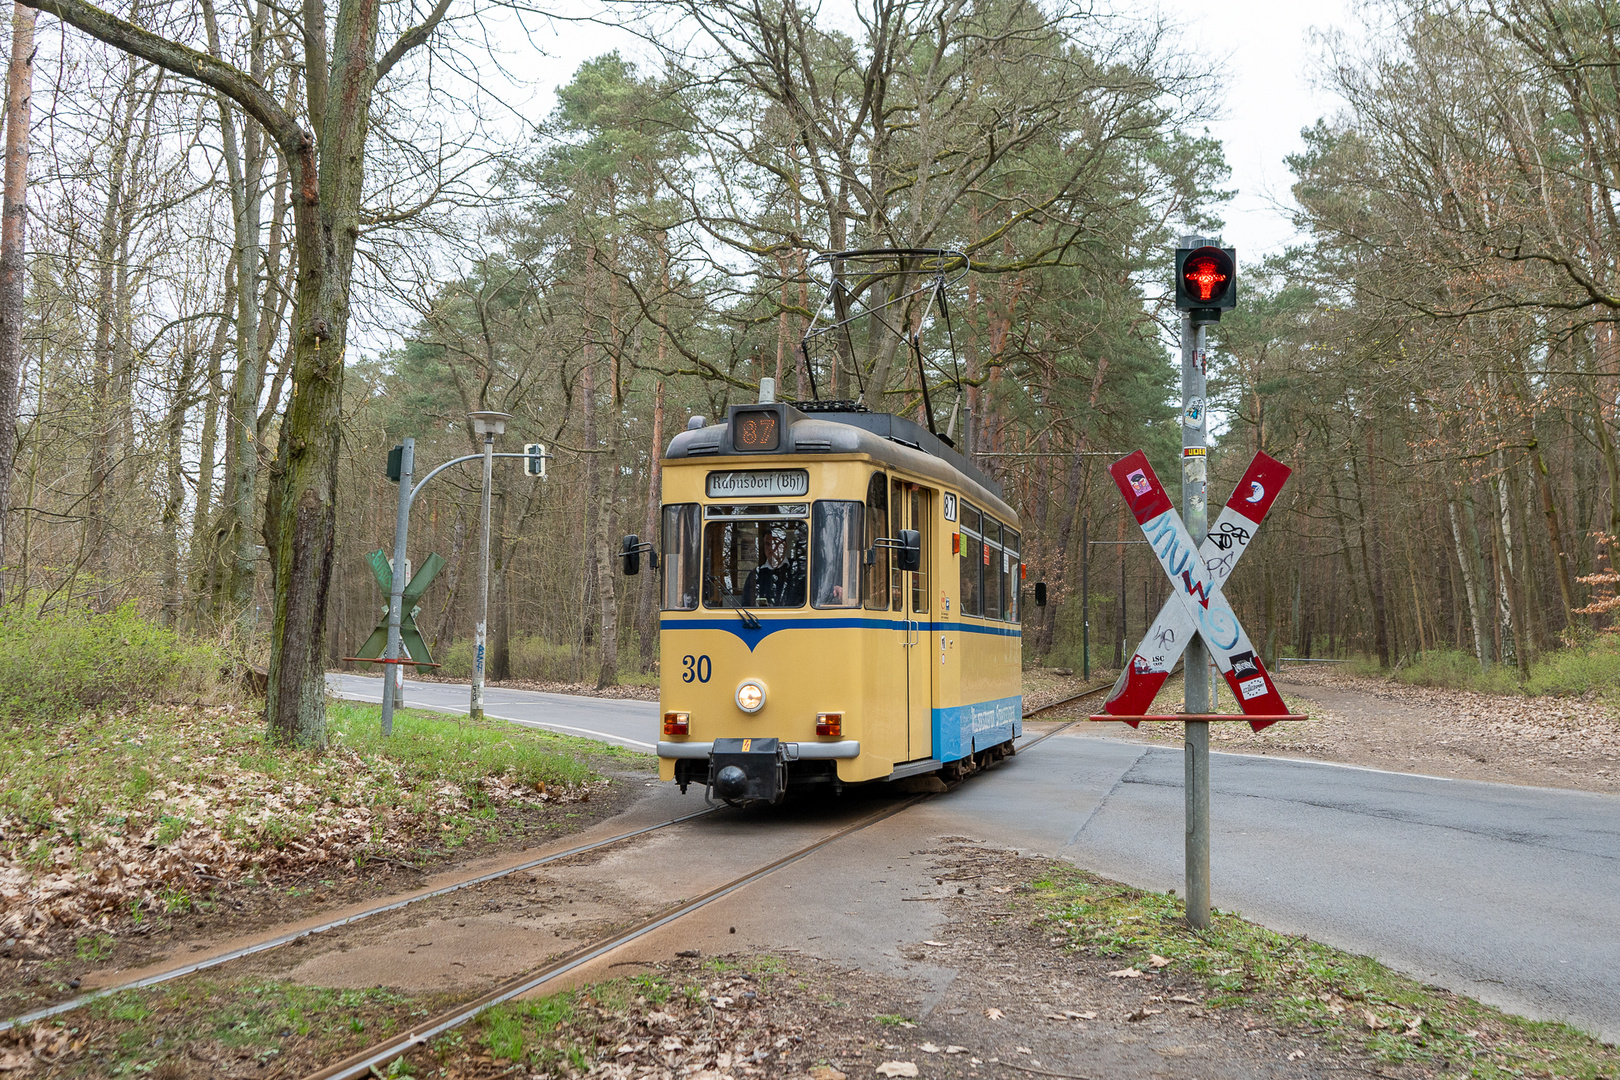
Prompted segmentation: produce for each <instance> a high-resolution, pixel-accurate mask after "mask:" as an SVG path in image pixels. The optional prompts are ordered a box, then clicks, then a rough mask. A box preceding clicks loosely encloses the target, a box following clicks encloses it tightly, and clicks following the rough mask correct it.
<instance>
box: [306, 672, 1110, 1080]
mask: <svg viewBox="0 0 1620 1080" xmlns="http://www.w3.org/2000/svg"><path fill="white" fill-rule="evenodd" d="M1112 685H1113V684H1112V683H1103V684H1100V685H1098V686H1093V687H1090V688H1088V689H1086V690H1082V691H1081V692H1080V693H1078V694H1073V695H1071V696H1069V697H1067V698H1064V699H1063V700H1061V701H1057V702H1053V703H1051V704H1050V705H1043V706H1041V708H1039V709H1034V710H1031V712H1030V713H1028V714H1026V715H1025V717H1024V719H1026V720H1027V719H1030V718H1031V717H1033V716H1035V715H1037V714H1039V713H1041V712H1046V711H1050V710H1052V709H1055V708H1059V707H1061V706H1063V705H1069V704H1072V703H1074V702H1076V701H1079V700H1081V699H1082V698H1087V697H1091V696H1092V695H1094V694H1098V693H1101V692H1102V691H1104V690H1107V689H1109V688H1110V687H1111V686H1112ZM1079 722H1080V721H1079V720H1069V721H1067V722H1065V723H1062V724H1060V725H1058V726H1057V727H1055V728H1053V729H1052V730H1051V731H1047V732H1043V733H1042V734H1041V735H1039V736H1037V737H1036V738H1034V739H1032V740H1030V742H1028V743H1027V744H1025V746H1023V747H1022V750H1024V751H1028V750H1031V749H1034V748H1035V747H1036V746H1039V745H1040V744H1041V743H1043V742H1045V741H1046V740H1047V739H1050V738H1051V737H1052V736H1054V735H1058V734H1061V733H1062V732H1064V731H1067V730H1068V729H1069V728H1071V727H1073V726H1074V725H1075V724H1077V723H1079ZM962 782H965V781H958V783H962ZM951 786H952V787H954V786H955V784H953V785H951ZM932 797H933V796H932V795H915V796H912V797H911V798H909V799H906V800H904V801H903V802H901V803H899V804H898V805H895V806H891V807H885V808H884V809H883V810H880V811H878V812H877V813H874V814H870V815H868V816H867V817H865V818H863V819H861V820H860V821H857V822H854V823H853V824H850V825H847V826H845V827H843V828H841V829H838V830H837V831H835V832H833V833H830V834H829V835H827V836H824V837H821V838H820V839H818V840H814V841H812V842H811V843H809V844H806V845H804V846H803V847H801V848H798V849H797V850H795V851H792V852H789V853H788V854H787V855H784V856H782V857H780V858H778V859H776V860H774V861H772V862H770V863H767V864H766V865H764V866H762V867H759V868H757V869H754V870H750V871H748V872H747V873H745V874H741V875H739V876H737V877H735V878H733V879H732V880H730V881H728V882H726V883H725V884H723V885H720V886H717V887H716V888H714V889H711V890H710V891H708V892H706V893H704V894H702V895H701V896H698V897H695V898H694V899H692V900H688V901H685V902H684V903H681V904H679V905H676V906H675V907H673V908H670V909H667V910H665V911H663V912H660V913H658V914H655V915H653V916H651V917H650V918H647V919H645V920H643V921H642V922H640V923H638V924H636V925H635V926H633V927H631V928H629V929H628V930H623V931H620V932H618V933H616V934H610V935H608V936H606V937H603V938H600V939H598V940H597V941H594V942H591V943H589V944H587V945H584V946H582V947H580V948H579V949H576V950H575V951H573V952H572V953H569V954H568V955H567V956H564V957H562V958H560V959H558V960H555V961H553V962H552V963H550V964H548V965H547V966H546V967H544V968H541V969H540V970H539V971H536V972H531V973H528V974H525V975H520V976H517V977H515V978H513V979H510V980H507V981H506V982H504V983H502V984H501V985H500V986H497V987H496V988H494V989H492V990H490V991H488V992H487V993H485V994H484V995H483V996H481V997H479V998H476V999H474V1000H472V1001H469V1002H466V1003H464V1004H461V1005H457V1006H454V1007H452V1008H450V1009H447V1010H445V1011H443V1012H441V1013H440V1014H439V1015H437V1016H435V1017H432V1018H430V1019H428V1020H426V1021H424V1022H423V1023H422V1024H421V1025H418V1026H417V1027H415V1028H413V1029H412V1030H411V1031H408V1032H404V1033H401V1034H399V1035H396V1036H394V1037H392V1038H390V1039H388V1040H386V1041H385V1042H382V1043H377V1044H375V1045H373V1046H371V1047H368V1048H367V1049H365V1050H361V1051H359V1052H358V1053H356V1054H353V1055H351V1056H350V1057H348V1058H345V1059H343V1060H342V1061H339V1062H337V1063H336V1064H333V1065H329V1066H327V1067H326V1068H323V1069H321V1070H319V1071H317V1072H313V1073H308V1074H306V1075H305V1076H304V1077H302V1080H351V1078H355V1077H364V1076H371V1075H376V1073H377V1071H378V1070H379V1069H380V1067H382V1066H384V1065H386V1064H388V1063H389V1062H391V1061H393V1060H394V1059H395V1058H397V1057H399V1056H400V1055H401V1054H403V1053H405V1052H407V1051H409V1050H411V1049H413V1048H415V1047H418V1046H421V1045H424V1044H425V1043H427V1042H429V1041H430V1040H432V1039H434V1038H437V1037H438V1036H440V1035H442V1034H444V1033H446V1032H448V1031H452V1030H454V1029H455V1028H457V1027H460V1026H461V1025H462V1024H465V1023H467V1022H468V1021H470V1020H473V1019H474V1018H476V1017H477V1016H478V1015H479V1014H480V1013H482V1012H484V1011H485V1010H486V1009H489V1008H492V1007H494V1006H496V1005H500V1004H502V1003H504V1002H507V1001H511V1000H512V999H514V998H518V997H521V996H523V995H524V994H527V993H531V992H533V991H535V990H538V989H540V988H541V987H543V986H544V985H545V984H547V983H549V982H553V981H555V980H556V979H558V978H560V977H561V976H563V975H566V974H567V973H568V972H570V971H573V970H575V969H577V968H579V967H582V966H583V965H585V964H587V963H590V962H591V961H593V960H597V959H600V958H601V957H604V956H606V955H608V954H609V953H612V952H614V951H616V950H617V949H620V948H622V947H623V946H625V945H628V944H630V943H631V942H633V941H635V940H637V939H638V938H641V937H644V936H646V935H647V934H650V933H652V932H653V931H655V930H659V929H661V928H662V927H665V926H668V925H669V924H670V923H673V922H675V921H676V920H678V919H681V918H683V917H685V916H687V915H690V914H692V913H693V912H695V911H697V910H699V909H700V908H703V907H705V906H707V905H709V904H711V903H713V902H714V901H716V900H719V899H721V898H723V897H726V896H729V895H730V894H732V893H734V892H736V891H738V890H739V889H743V888H746V887H747V886H749V885H751V884H753V883H754V882H756V881H758V880H760V879H761V878H764V877H767V876H769V875H770V874H773V873H775V872H776V871H778V870H781V869H783V868H785V867H787V866H791V865H792V864H794V863H796V862H799V861H800V860H802V859H805V858H807V857H808V856H810V855H812V854H814V853H815V852H817V851H820V850H821V849H822V848H824V847H827V846H828V845H830V844H833V843H836V842H837V841H839V840H841V839H843V838H844V837H846V836H849V835H851V834H853V833H857V832H860V831H862V830H864V829H867V828H870V827H871V826H873V825H877V824H879V823H880V822H883V821H886V820H888V819H889V818H892V817H895V816H897V815H899V814H902V813H904V812H905V811H907V810H909V809H911V808H912V807H913V806H916V805H917V804H918V803H920V802H924V801H926V800H928V799H930V798H932Z"/></svg>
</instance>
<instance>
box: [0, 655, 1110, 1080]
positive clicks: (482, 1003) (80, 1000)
mask: <svg viewBox="0 0 1620 1080" xmlns="http://www.w3.org/2000/svg"><path fill="white" fill-rule="evenodd" d="M1111 685H1112V684H1111V683H1101V684H1098V685H1096V686H1093V687H1089V688H1087V689H1085V690H1082V691H1080V692H1079V693H1077V694H1072V695H1070V696H1069V697H1066V698H1063V699H1061V700H1059V701H1055V702H1051V703H1049V704H1046V705H1042V706H1040V707H1039V708H1036V709H1032V710H1030V711H1029V712H1028V713H1025V714H1024V717H1023V718H1024V719H1025V720H1030V719H1034V718H1036V717H1038V716H1040V715H1041V714H1042V713H1047V712H1051V711H1053V710H1055V709H1059V708H1062V707H1063V706H1065V705H1070V704H1073V703H1074V702H1076V701H1079V700H1081V699H1083V698H1086V697H1090V696H1092V695H1094V694H1097V693H1100V692H1102V691H1104V690H1107V689H1108V688H1109V687H1110V686H1111ZM1077 722H1078V721H1074V720H1071V721H1068V722H1067V723H1064V724H1062V725H1060V726H1059V727H1056V728H1054V729H1053V730H1051V731H1048V732H1044V733H1042V734H1041V735H1039V736H1038V737H1036V738H1035V739H1033V740H1031V741H1030V742H1028V743H1027V744H1025V745H1024V746H1023V747H1021V748H1020V749H1022V750H1029V749H1032V748H1034V747H1035V746H1038V745H1039V744H1040V743H1042V742H1044V741H1046V740H1047V739H1049V738H1051V737H1052V736H1053V735H1057V734H1059V733H1060V732H1062V731H1065V730H1067V729H1068V728H1069V727H1071V726H1073V725H1074V724H1075V723H1077ZM952 786H953V787H954V786H955V785H954V784H953V785H952ZM925 797H926V796H917V797H913V798H910V799H907V800H905V801H904V802H902V803H900V804H899V805H897V806H893V807H887V808H885V809H884V810H882V811H880V812H878V813H877V814H873V815H869V816H868V817H867V818H864V819H862V820H861V821H859V822H856V823H854V824H852V825H849V826H846V827H845V828H842V829H840V830H837V831H836V832H833V833H831V834H829V835H827V836H825V837H822V838H821V839H819V840H815V841H813V842H811V843H810V844H807V845H805V846H804V847H802V848H799V849H797V850H795V851H793V852H791V853H789V854H787V855H785V856H783V857H781V858H780V859H777V860H776V861H774V862H772V863H769V864H767V865H766V866H764V867H760V868H758V869H755V870H751V871H749V872H748V873H746V874H743V875H741V876H739V877H737V878H735V879H733V880H732V881H730V882H727V883H726V884H724V885H721V886H718V887H717V888H716V889H713V890H711V891H709V892H706V893H704V894H702V895H701V896H699V897H697V898H696V899H694V900H691V901H688V902H687V903H685V904H683V905H681V906H680V907H678V908H675V909H671V910H669V911H666V912H663V913H661V914H658V915H655V916H653V917H651V918H650V919H648V920H645V921H644V922H642V923H639V924H637V925H636V926H634V927H632V928H631V929H629V930H626V931H623V932H621V933H619V934H617V935H612V936H610V937H608V938H604V939H601V940H599V941H596V942H592V943H589V944H587V945H585V946H582V947H581V948H580V949H578V950H575V951H574V952H572V953H569V954H568V955H567V956H565V957H563V958H562V959H560V960H557V961H554V962H553V963H552V964H550V965H548V966H547V967H546V968H544V969H542V970H541V971H540V972H538V973H531V974H528V975H524V976H519V977H518V978H516V979H514V980H510V981H509V983H510V984H512V985H516V984H522V985H521V987H520V988H519V989H516V990H512V991H511V992H510V993H506V994H505V996H499V997H493V998H492V997H491V995H498V994H502V993H503V992H504V990H505V988H507V987H508V985H509V984H502V987H498V988H497V989H496V990H492V991H490V992H489V993H488V994H485V995H484V996H483V997H480V998H478V999H476V1001H475V1002H473V1003H469V1004H468V1005H464V1006H458V1007H457V1008H456V1009H453V1010H450V1011H449V1012H447V1013H445V1014H441V1017H443V1016H448V1015H450V1013H455V1014H456V1015H457V1016H461V1014H462V1013H463V1012H466V1010H468V1009H472V1012H470V1013H467V1015H465V1016H462V1018H461V1019H459V1020H456V1021H455V1022H454V1023H448V1024H447V1025H446V1026H443V1027H439V1026H437V1022H438V1020H439V1019H440V1018H435V1021H434V1022H433V1024H431V1025H429V1026H434V1030H433V1032H432V1033H431V1034H428V1035H425V1036H424V1039H425V1038H431V1037H433V1035H436V1034H439V1033H442V1032H443V1031H448V1030H450V1029H451V1028H454V1027H456V1026H458V1025H459V1024H460V1023H464V1022H465V1021H466V1020H467V1019H470V1018H471V1016H474V1015H477V1013H478V1012H481V1011H483V1010H484V1009H486V1008H488V1007H490V1006H491V1005H494V1004H499V1003H500V1002H502V1001H507V1000H510V999H511V998H512V997H515V996H518V995H520V994H522V993H525V992H527V991H528V990H529V989H533V988H534V987H536V986H539V985H542V984H544V983H545V982H548V981H551V980H552V979H555V978H557V977H558V976H560V975H562V974H564V973H566V972H567V971H570V970H573V969H574V968H575V967H578V966H579V965H581V964H583V963H586V962H588V961H589V960H592V959H595V958H596V957H598V956H601V955H604V954H605V953H608V952H611V951H613V950H614V949H617V948H619V947H620V946H622V945H624V944H627V943H629V942H630V941H633V940H635V939H636V938H638V937H641V936H642V935H644V934H646V933H650V932H651V931H653V930H655V929H658V928H659V927H661V926H664V925H666V924H667V923H669V922H672V921H674V920H676V919H678V918H680V917H682V916H683V915H686V914H689V913H691V912H693V911H696V910H698V909H699V908H701V907H703V906H705V905H707V904H709V903H711V902H713V901H714V900H717V899H720V898H721V897H722V896H725V895H728V894H729V893H731V892H734V891H736V890H737V889H740V888H743V887H744V886H746V885H748V884H750V883H752V882H753V881H755V880H757V879H759V878H761V877H764V876H766V875H768V874H770V873H773V872H775V871H776V870H779V869H781V868H782V867H785V866H788V865H790V864H792V863H794V862H797V861H799V860H800V859H802V858H805V857H806V856H808V855H810V854H812V853H813V852H815V851H817V850H820V849H821V848H822V847H825V846H826V845H827V844H830V843H832V842H834V841H836V840H838V839H840V838H842V837H844V836H847V835H849V834H850V833H853V832H858V831H860V830H861V829H864V828H867V827H869V826H871V825H874V824H877V823H878V822H880V821H882V820H885V819H887V818H889V817H892V816H894V815H895V814H898V813H901V812H902V811H904V810H907V809H909V808H910V807H911V806H913V805H915V804H916V803H917V802H919V801H922V799H923V798H925ZM720 809H723V807H720V806H713V807H705V808H704V809H702V810H698V811H695V812H693V813H691V814H683V815H680V816H678V817H674V818H670V819H669V820H666V821H661V822H657V823H654V824H651V825H645V826H642V827H640V828H637V829H631V830H628V831H626V832H623V833H617V834H615V835H613V836H609V837H604V838H603V839H601V840H595V841H592V842H590V843H588V844H581V845H576V846H574V847H571V848H568V849H566V850H564V851H559V852H554V853H552V854H550V855H544V856H541V857H539V858H536V859H529V860H525V861H523V862H521V863H517V864H514V865H512V866H508V867H502V868H501V869H499V870H494V871H489V872H485V873H481V874H475V875H472V876H469V877H466V878H463V879H461V880H458V881H453V882H450V883H448V884H445V885H442V886H439V887H438V888H434V889H428V890H424V891H421V892H415V893H411V894H409V895H407V896H403V897H395V898H393V899H390V900H387V901H384V902H382V903H378V904H375V905H372V906H370V907H366V908H363V909H361V910H360V911H354V912H349V913H348V914H345V915H343V916H340V917H338V918H334V919H329V920H326V921H324V922H320V923H317V924H314V925H311V926H301V927H299V928H297V929H294V930H284V931H282V932H279V933H276V932H274V931H272V932H271V933H270V934H269V935H268V936H263V937H261V938H259V939H258V940H255V941H252V942H250V943H248V944H245V945H241V946H238V947H236V948H231V949H226V950H224V951H222V952H218V953H213V954H210V955H208V956H205V957H202V958H200V959H196V960H192V961H188V962H186V963H183V964H177V965H174V966H172V967H168V968H164V969H162V970H159V971H156V972H153V973H151V974H149V975H146V976H143V977H141V978H138V979H131V980H129V981H126V982H122V983H117V984H114V985H110V986H105V987H99V988H97V989H95V990H92V991H90V992H88V993H84V994H79V995H77V996H75V997H72V998H69V999H67V1000H64V1001H60V1002H57V1003H55V1004H53V1005H48V1006H45V1007H42V1008H39V1009H35V1010H31V1011H29V1012H26V1013H22V1014H19V1015H17V1016H13V1017H8V1018H4V1019H0V1032H4V1031H9V1030H13V1029H16V1028H22V1027H26V1026H28V1025H30V1024H34V1023H38V1022H40V1021H43V1020H48V1019H51V1018H52V1017H56V1016H60V1015H62V1014H64V1013H68V1012H72V1011H74V1010H76V1009H80V1008H83V1007H85V1006H87V1005H90V1004H92V1003H94V1002H96V1001H99V1000H101V999H104V998H107V997H111V996H112V995H115V994H119V993H123V992H125V991H129V990H142V989H147V988H149V987H153V986H159V985H162V984H164V983H167V982H172V981H174V980H176V979H182V978H185V977H187V976H190V975H195V974H198V973H201V972H203V971H207V970H210V969H212V968H216V967H220V966H223V965H225V964H228V963H231V962H233V961H236V960H242V959H246V958H248V957H251V956H256V955H260V954H262V953H266V952H269V951H271V950H274V949H279V948H282V947H284V946H288V945H292V944H294V943H296V942H300V941H305V940H309V939H311V938H315V937H317V936H319V935H321V934H324V933H327V932H330V931H333V930H338V929H341V928H344V927H349V926H354V925H355V924H357V923H361V922H364V921H366V920H368V919H371V918H374V917H376V916H379V915H384V914H387V913H390V912H396V911H400V910H402V909H404V908H407V907H410V906H413V905H416V904H418V903H422V902H425V901H428V900H433V899H436V898H439V897H443V896H446V895H449V894H452V893H456V892H459V891H462V890H464V889H469V888H474V887H476V886H480V885H486V884H489V883H491V882H495V881H500V880H502V879H504V878H508V877H512V876H514V875H517V874H521V873H524V872H526V871H531V870H535V869H538V868H539V867H542V866H546V865H549V864H553V863H557V862H561V861H563V860H566V859H570V858H574V857H577V856H580V855H588V854H592V853H595V852H599V851H604V850H607V849H610V848H613V847H615V846H617V845H619V844H622V843H625V842H627V841H629V840H633V839H635V838H638V837H642V836H647V835H649V834H652V833H656V832H659V831H662V830H664V829H668V828H671V827H673V826H676V825H680V824H683V823H685V822H688V821H692V820H695V819H697V818H702V817H706V816H709V815H711V814H713V813H715V812H717V811H718V810H720ZM486 999H488V1000H486ZM475 1006H476V1007H475ZM410 1045H416V1043H412V1044H410ZM394 1056H397V1053H396V1054H395V1055H394ZM363 1072H364V1070H362V1073H361V1074H363ZM361 1074H351V1073H344V1074H341V1075H361ZM327 1075H328V1073H326V1072H322V1073H317V1074H312V1078H311V1080H313V1078H314V1077H325V1076H327ZM330 1075H333V1076H336V1075H339V1074H336V1073H332V1074H330Z"/></svg>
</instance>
